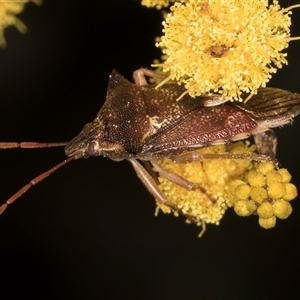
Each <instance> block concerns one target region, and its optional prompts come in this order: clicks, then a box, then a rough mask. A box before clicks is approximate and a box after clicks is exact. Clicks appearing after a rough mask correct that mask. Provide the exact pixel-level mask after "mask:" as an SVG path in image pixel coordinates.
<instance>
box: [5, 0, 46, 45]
mask: <svg viewBox="0 0 300 300" xmlns="http://www.w3.org/2000/svg"><path fill="white" fill-rule="evenodd" d="M30 1H32V2H35V3H36V4H41V3H42V0H10V1H1V2H0V47H2V48H3V47H5V46H6V41H5V38H4V30H5V28H6V27H8V26H11V25H14V26H15V27H16V28H17V29H18V30H19V31H20V32H21V33H25V32H26V26H25V25H24V23H23V22H22V21H21V20H20V19H18V18H17V17H16V15H17V14H19V13H20V12H22V11H23V9H24V5H25V3H27V2H30Z"/></svg>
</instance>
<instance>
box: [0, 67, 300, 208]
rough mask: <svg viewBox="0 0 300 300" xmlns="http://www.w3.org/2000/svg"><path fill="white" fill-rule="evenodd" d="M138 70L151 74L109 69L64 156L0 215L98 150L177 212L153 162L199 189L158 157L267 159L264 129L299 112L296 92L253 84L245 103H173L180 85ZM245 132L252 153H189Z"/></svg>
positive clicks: (209, 99) (270, 152) (270, 135)
mask: <svg viewBox="0 0 300 300" xmlns="http://www.w3.org/2000/svg"><path fill="white" fill-rule="evenodd" d="M145 75H149V76H156V74H155V73H154V72H152V71H149V70H146V69H140V70H137V71H135V72H134V81H135V84H133V83H131V82H129V81H127V80H126V79H124V78H123V77H122V76H121V75H120V74H119V73H117V72H116V71H115V70H114V71H113V72H112V74H111V76H110V79H109V83H108V89H107V95H106V101H105V103H104V105H103V107H102V108H101V109H100V111H99V113H98V114H97V116H96V118H95V119H94V121H93V122H91V123H88V124H86V125H85V126H84V128H83V130H82V131H81V132H80V134H79V135H78V136H77V137H75V138H74V139H73V140H71V141H70V142H69V143H67V145H66V147H65V153H66V155H67V156H69V158H68V159H67V160H65V161H63V162H62V163H60V164H59V165H57V166H55V167H54V168H52V169H51V170H49V171H47V172H45V173H43V174H41V175H39V176H38V177H37V178H35V179H34V180H32V181H31V182H30V183H29V184H27V185H26V186H24V187H23V188H22V189H21V190H20V191H18V192H17V193H16V194H15V195H13V196H12V197H11V198H10V199H8V200H7V201H6V203H5V204H3V205H2V206H1V207H0V213H2V212H3V211H4V210H5V208H6V207H7V205H8V204H11V203H12V202H14V201H15V200H16V199H18V198H19V197H20V196H21V195H22V194H23V193H24V192H25V191H27V190H28V189H29V188H30V187H31V186H32V185H34V184H36V183H38V182H40V181H41V180H43V179H44V178H45V177H47V176H48V175H49V174H51V173H52V172H53V171H54V170H56V169H57V168H59V167H61V166H62V165H64V164H66V163H67V162H68V161H70V160H72V159H78V158H81V157H89V156H105V157H108V158H110V159H112V160H115V161H120V160H125V159H126V160H128V161H129V162H130V163H131V164H132V166H133V168H134V170H135V171H136V173H137V175H138V177H139V178H140V179H141V181H142V182H143V184H144V185H145V186H146V188H147V189H148V191H149V192H150V193H151V194H152V195H153V196H154V198H155V199H156V200H157V201H159V202H160V203H162V204H164V205H167V206H170V207H171V208H172V209H174V210H178V209H177V207H173V206H172V205H171V204H169V203H168V200H167V199H166V197H165V196H164V194H163V193H162V192H161V191H160V190H159V188H158V186H157V183H156V176H155V175H153V172H152V171H151V169H152V168H154V169H155V170H156V172H158V173H160V174H161V175H162V176H165V177H166V178H168V179H169V180H171V181H173V182H174V183H176V184H179V185H181V186H182V187H184V188H186V189H187V190H194V189H200V190H201V191H202V192H203V193H205V190H204V189H203V188H202V187H201V186H199V185H196V184H194V183H192V182H190V181H188V180H186V179H185V178H183V177H180V176H178V175H176V174H174V173H172V172H169V171H167V170H165V169H163V168H162V167H160V166H159V165H158V163H157V159H158V158H169V159H171V160H173V161H174V162H176V163H187V162H191V161H195V160H199V159H206V158H209V159H212V158H233V159H234V158H236V159H239V158H244V159H255V160H259V161H261V160H273V161H274V160H275V153H276V143H277V142H276V136H275V134H274V132H273V131H272V130H271V128H274V127H278V126H282V125H284V124H288V123H290V122H291V121H292V120H293V118H294V117H295V116H296V115H298V114H299V113H300V95H299V94H294V93H291V92H288V91H284V90H281V89H275V88H264V89H260V90H259V92H258V93H257V95H254V96H253V97H252V98H251V100H250V101H248V102H247V103H236V102H235V103H231V102H225V103H223V102H224V99H223V98H222V97H221V96H220V95H218V94H213V95H207V96H205V95H204V96H202V97H197V98H191V97H190V96H189V95H185V96H184V97H183V98H182V99H181V100H180V101H176V99H177V98H179V97H180V96H181V95H182V93H183V92H184V91H185V90H184V88H183V87H182V86H179V85H177V84H176V83H173V84H165V85H163V86H162V87H161V88H159V89H156V88H155V87H154V86H152V85H148V84H147V82H146V79H145ZM251 135H253V136H254V140H255V142H256V145H257V149H258V153H257V154H253V153H243V154H224V155H221V154H214V155H211V154H210V155H208V154H202V155H200V154H198V152H194V151H193V150H196V149H199V148H202V147H206V146H209V145H216V144H225V143H230V142H231V141H237V140H241V139H246V138H248V137H249V136H251ZM62 144H63V143H58V144H55V146H61V145H62ZM48 146H52V145H51V144H38V143H21V144H17V143H2V144H0V148H15V147H27V148H29V147H48ZM182 154H183V155H182ZM141 162H142V163H141ZM149 165H150V167H149ZM145 166H146V167H145ZM207 196H208V197H210V196H209V195H207ZM212 201H213V199H212Z"/></svg>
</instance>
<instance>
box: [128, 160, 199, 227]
mask: <svg viewBox="0 0 300 300" xmlns="http://www.w3.org/2000/svg"><path fill="white" fill-rule="evenodd" d="M129 161H130V162H131V164H132V166H133V168H134V170H135V172H136V174H137V176H138V178H139V179H140V180H141V181H142V183H143V184H144V186H145V187H146V188H147V190H148V191H149V192H150V194H151V195H152V196H153V197H154V198H155V199H156V201H158V202H159V203H160V204H163V205H165V206H168V207H170V208H171V209H172V210H173V211H176V212H179V213H182V212H181V211H180V209H178V208H177V207H175V206H174V205H172V204H170V203H169V202H168V200H167V198H166V197H165V195H164V194H163V193H162V192H161V191H160V190H159V188H158V186H157V184H156V182H155V180H154V178H153V177H152V176H151V175H150V174H149V173H148V172H147V171H146V169H145V168H144V167H143V166H142V165H141V164H140V163H139V162H138V161H137V160H136V159H133V158H132V159H129ZM151 163H152V161H151ZM182 214H183V213H182ZM183 215H184V216H185V217H186V218H187V219H188V220H189V221H190V222H191V223H197V220H195V219H194V218H193V217H192V216H189V215H186V214H183Z"/></svg>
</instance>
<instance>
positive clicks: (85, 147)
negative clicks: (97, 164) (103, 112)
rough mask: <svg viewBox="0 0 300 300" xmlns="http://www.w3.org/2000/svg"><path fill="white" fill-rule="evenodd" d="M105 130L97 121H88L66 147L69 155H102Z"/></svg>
mask: <svg viewBox="0 0 300 300" xmlns="http://www.w3.org/2000/svg"><path fill="white" fill-rule="evenodd" d="M102 140H103V130H102V128H101V125H100V124H99V123H97V122H91V123H87V124H86V125H85V126H84V127H83V129H82V131H81V132H80V133H79V134H78V135H77V136H76V137H75V138H74V139H72V140H71V141H70V142H69V143H68V144H67V145H66V147H65V153H66V155H67V156H78V157H89V156H99V155H102V150H103V147H101V141H102Z"/></svg>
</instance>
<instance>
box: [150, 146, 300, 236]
mask: <svg viewBox="0 0 300 300" xmlns="http://www.w3.org/2000/svg"><path fill="white" fill-rule="evenodd" d="M255 149H256V146H255V145H250V143H249V142H248V141H240V142H236V143H231V144H229V145H228V146H227V147H226V146H225V145H217V146H209V147H204V148H202V149H199V150H196V151H197V152H199V153H201V154H216V155H217V156H219V158H217V159H201V160H199V161H195V162H192V163H186V164H177V163H173V162H172V161H171V160H169V159H161V160H159V165H160V166H161V167H163V168H164V169H166V170H168V171H170V172H173V173H175V174H177V175H179V176H181V177H183V178H185V179H186V180H188V181H190V182H192V183H194V184H197V185H199V187H200V188H199V189H196V190H192V191H188V190H186V189H184V188H183V187H181V186H179V185H177V184H175V183H173V182H171V181H169V180H168V179H166V178H165V177H163V176H160V175H159V177H158V179H159V189H160V190H161V191H162V192H163V193H164V195H165V196H166V198H167V200H168V202H169V203H170V204H171V205H172V206H174V207H176V208H177V209H178V210H179V211H180V212H181V213H182V214H184V215H186V216H187V218H188V220H193V222H195V223H196V224H197V225H198V226H202V228H203V230H202V231H201V233H200V236H201V235H202V234H203V232H204V230H205V225H206V224H207V223H210V224H215V225H219V223H220V220H221V219H222V217H223V215H224V213H225V211H226V210H227V209H228V208H229V207H233V208H234V211H235V212H236V214H237V215H239V216H242V217H246V216H250V215H253V214H257V215H258V217H259V224H260V226H261V227H263V228H272V227H274V226H275V223H276V219H277V218H279V219H285V218H287V217H288V216H289V215H290V214H291V212H292V207H291V204H290V203H289V202H290V201H291V200H293V199H295V198H296V196H297V189H296V186H295V185H293V184H292V183H290V180H291V175H290V173H289V172H288V171H287V170H286V169H277V168H276V166H275V165H274V164H273V163H270V162H254V161H252V160H249V158H248V159H224V158H222V155H224V154H226V155H227V154H233V153H237V154H245V153H249V152H250V153H253V152H254V151H255ZM203 189H204V190H205V191H206V194H205V193H203ZM201 190H202V191H201ZM212 200H213V201H212ZM159 210H161V211H162V212H164V213H174V214H175V215H178V212H177V211H172V209H171V208H170V207H167V206H164V205H162V204H160V203H159V202H157V210H156V213H158V211H159Z"/></svg>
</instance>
